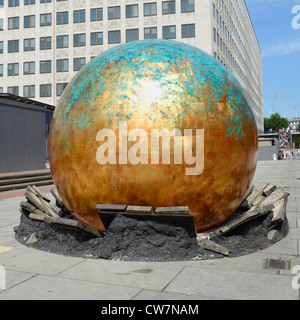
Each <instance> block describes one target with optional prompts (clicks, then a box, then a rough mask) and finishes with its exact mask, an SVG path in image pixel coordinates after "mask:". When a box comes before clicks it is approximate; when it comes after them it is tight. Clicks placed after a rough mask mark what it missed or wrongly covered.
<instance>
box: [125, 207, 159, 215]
mask: <svg viewBox="0 0 300 320" xmlns="http://www.w3.org/2000/svg"><path fill="white" fill-rule="evenodd" d="M126 211H127V212H136V213H149V214H150V213H153V212H152V207H149V206H128V207H127V209H126Z"/></svg>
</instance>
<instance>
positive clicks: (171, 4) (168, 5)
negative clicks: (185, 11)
mask: <svg viewBox="0 0 300 320" xmlns="http://www.w3.org/2000/svg"><path fill="white" fill-rule="evenodd" d="M172 13H175V0H172V1H163V2H162V14H172Z"/></svg>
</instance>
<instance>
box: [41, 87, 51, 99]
mask: <svg viewBox="0 0 300 320" xmlns="http://www.w3.org/2000/svg"><path fill="white" fill-rule="evenodd" d="M40 97H41V98H45V97H51V84H41V85H40Z"/></svg>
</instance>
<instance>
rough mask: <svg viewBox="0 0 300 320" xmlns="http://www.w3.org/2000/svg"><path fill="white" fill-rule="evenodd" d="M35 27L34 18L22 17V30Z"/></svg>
mask: <svg viewBox="0 0 300 320" xmlns="http://www.w3.org/2000/svg"><path fill="white" fill-rule="evenodd" d="M33 27H35V16H34V15H32V16H25V17H24V28H33Z"/></svg>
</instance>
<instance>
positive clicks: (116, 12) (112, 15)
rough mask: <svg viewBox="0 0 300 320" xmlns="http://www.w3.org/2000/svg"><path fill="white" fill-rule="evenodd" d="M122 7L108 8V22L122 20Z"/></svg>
mask: <svg viewBox="0 0 300 320" xmlns="http://www.w3.org/2000/svg"><path fill="white" fill-rule="evenodd" d="M120 11H121V10H120V6H116V7H108V20H112V19H120V16H121V14H120Z"/></svg>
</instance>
